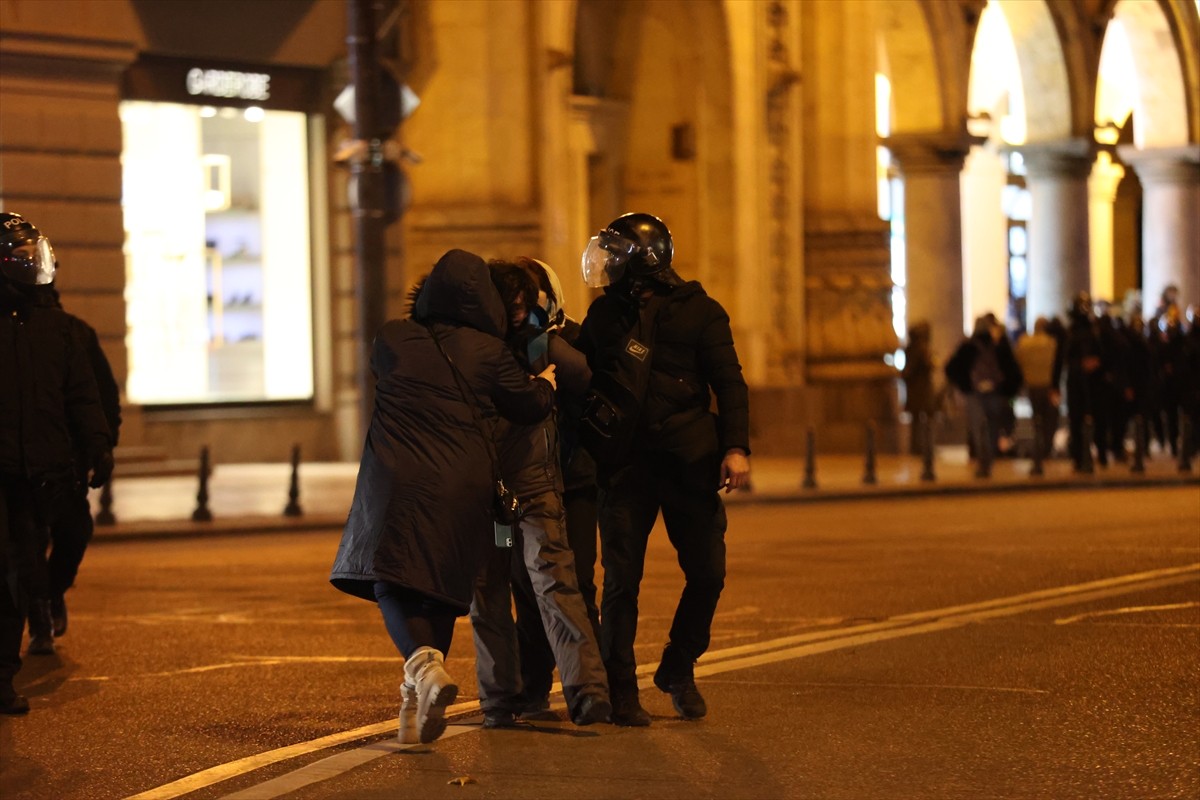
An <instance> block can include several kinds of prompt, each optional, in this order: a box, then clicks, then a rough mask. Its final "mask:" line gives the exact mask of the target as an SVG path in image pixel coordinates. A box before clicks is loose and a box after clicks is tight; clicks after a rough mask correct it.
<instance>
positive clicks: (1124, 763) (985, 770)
mask: <svg viewBox="0 0 1200 800" xmlns="http://www.w3.org/2000/svg"><path fill="white" fill-rule="evenodd" d="M336 543H337V532H336V531H329V532H313V533H291V534H273V535H255V536H243V537H223V538H203V539H179V540H171V541H155V542H104V543H101V544H97V545H96V546H94V547H93V548H92V550H91V551H90V552H89V554H88V559H87V561H86V562H85V564H84V567H83V570H82V572H81V575H80V579H79V582H78V585H77V586H76V588H75V589H74V590H72V592H71V593H70V594H69V595H68V601H69V607H70V611H71V619H70V628H69V630H68V633H67V635H66V636H65V637H64V638H63V639H62V640H60V648H59V653H58V655H56V656H53V657H30V658H27V659H26V666H25V669H24V670H23V671H22V673H21V675H20V676H19V677H18V680H17V685H18V687H19V688H21V689H22V690H23V691H24V692H25V693H26V694H27V695H28V696H29V697H30V699H31V701H32V704H33V711H32V713H31V714H29V715H28V716H27V717H23V718H2V719H0V796H2V797H3V798H4V800H25V799H27V798H28V799H30V800H32V799H33V798H47V799H50V798H53V799H54V800H65V799H66V798H87V799H88V800H105V799H106V798H122V797H128V796H134V795H138V794H143V796H144V797H147V798H149V797H160V798H168V797H179V796H188V797H197V798H208V797H225V796H236V797H261V798H265V797H290V798H333V797H337V798H373V797H378V798H384V797H387V798H395V797H404V798H407V797H422V798H425V797H428V798H437V797H453V798H464V797H489V798H491V797H539V798H550V797H573V798H591V797H597V798H607V797H630V798H633V797H637V798H675V797H687V798H700V797H721V798H785V797H787V798H790V797H797V798H799V797H816V798H876V797H878V798H907V797H912V798H959V797H962V798H968V797H969V798H981V797H983V798H985V797H996V798H1027V797H1028V798H1035V797H1036V798H1075V797H1078V798H1108V797H1114V798H1121V797H1129V798H1149V797H1182V798H1195V797H1198V796H1200V734H1198V733H1197V731H1200V566H1198V565H1200V492H1198V491H1197V490H1196V488H1195V487H1182V488H1170V489H1152V488H1142V489H1130V490H1112V491H1106V492H1097V491H1086V492H1065V491H1064V492H1042V493H1036V494H1003V495H980V496H963V497H937V496H932V497H925V498H909V499H903V500H868V501H857V502H845V503H841V502H831V503H826V504H819V505H803V506H802V505H787V504H773V505H751V504H747V505H739V506H737V507H735V508H731V509H730V531H729V534H728V543H729V577H728V582H727V588H726V592H725V595H724V596H723V598H722V602H721V606H720V607H719V609H718V616H717V620H716V623H715V625H714V632H713V641H712V650H711V652H710V654H709V656H708V657H706V659H705V660H703V661H702V662H701V664H700V665H699V667H698V675H699V683H700V686H701V689H702V690H703V691H704V692H705V695H706V697H707V698H708V700H709V708H710V716H709V718H708V719H706V720H704V721H702V722H698V723H686V722H683V721H681V720H678V719H676V718H674V715H673V713H672V711H671V707H670V703H669V700H668V699H667V698H666V697H665V696H664V695H662V694H660V693H658V692H657V691H656V690H654V689H653V688H650V689H648V690H644V691H643V694H644V702H645V704H646V705H647V707H648V708H649V710H650V711H651V713H652V714H653V715H654V717H655V722H654V725H653V726H652V727H650V728H649V729H618V728H614V727H612V726H609V725H597V726H592V727H589V728H575V727H574V726H572V725H570V724H569V723H560V724H539V725H537V726H531V727H528V728H525V729H522V730H514V731H483V730H481V729H479V728H478V725H477V722H478V717H477V716H474V717H472V716H470V715H469V712H470V710H471V709H470V701H471V700H473V697H474V695H473V692H474V674H473V672H474V659H473V649H472V645H471V639H470V630H469V627H468V626H466V625H465V623H464V624H460V626H459V628H458V630H457V638H456V641H455V646H454V649H453V651H452V653H451V658H450V661H449V669H450V672H451V674H453V675H454V676H455V677H456V678H457V679H458V680H459V682H460V684H461V685H462V692H461V693H460V700H461V701H462V706H463V712H464V716H463V717H462V718H461V722H462V723H463V724H461V725H455V726H452V727H451V729H450V735H448V737H447V738H445V739H443V740H442V741H440V742H438V743H435V744H434V745H433V746H432V747H418V748H415V749H411V750H403V749H400V748H397V746H396V745H395V744H394V741H393V740H392V739H391V734H392V733H394V727H393V726H394V714H395V710H396V704H397V702H398V688H399V683H400V681H401V662H400V659H399V658H398V657H397V656H396V654H395V652H394V650H393V649H392V647H391V645H390V643H389V641H388V640H387V638H386V636H385V634H384V632H383V627H382V623H381V622H380V620H379V619H378V616H377V612H376V611H375V609H374V607H373V606H371V605H369V604H367V603H364V602H362V601H359V600H355V599H353V598H349V597H345V596H343V595H340V594H339V593H337V592H336V591H334V590H333V589H332V588H330V587H329V586H328V584H327V583H326V572H327V569H328V566H329V563H330V561H331V559H332V556H333V552H334V549H335V547H336ZM650 562H651V563H650V565H649V566H648V569H647V576H646V580H645V582H644V584H643V605H642V619H641V630H640V634H639V642H640V646H639V661H641V662H642V663H643V664H645V665H649V664H652V663H653V662H654V661H656V660H657V656H658V653H659V649H660V648H661V644H662V641H663V636H664V635H665V631H666V629H667V627H668V626H669V624H670V616H671V613H672V610H673V604H674V600H675V597H676V596H677V594H678V591H679V588H680V579H679V576H678V569H677V567H676V566H675V562H674V558H673V555H672V553H671V552H670V548H669V545H668V544H667V542H666V537H665V535H663V534H662V533H661V531H660V532H658V533H657V534H656V535H655V536H654V537H653V539H652V544H651V555H650ZM344 732H349V733H344ZM323 737H324V738H325V740H324V741H321V740H322V739H323ZM281 748H290V749H289V750H286V751H282V752H281V751H280V749H281ZM456 778H463V779H466V780H468V781H471V782H470V783H468V785H466V786H458V785H452V784H450V783H448V782H449V781H451V780H453V779H456Z"/></svg>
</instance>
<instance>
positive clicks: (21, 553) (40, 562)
mask: <svg viewBox="0 0 1200 800" xmlns="http://www.w3.org/2000/svg"><path fill="white" fill-rule="evenodd" d="M37 509H38V504H37V489H36V487H35V486H34V484H33V483H32V482H31V481H29V480H27V479H24V478H12V477H0V577H2V580H0V682H2V681H11V680H12V678H13V677H14V676H15V675H16V674H17V672H19V671H20V669H21V637H22V635H24V633H25V615H26V612H27V609H28V607H29V602H30V598H32V597H44V596H45V591H46V588H45V587H46V557H45V553H46V540H47V528H46V526H45V525H44V524H42V522H41V516H40V515H39V513H38V510H37Z"/></svg>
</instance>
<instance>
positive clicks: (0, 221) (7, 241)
mask: <svg viewBox="0 0 1200 800" xmlns="http://www.w3.org/2000/svg"><path fill="white" fill-rule="evenodd" d="M54 269H55V260H54V249H53V248H52V247H50V240H49V239H47V238H46V237H45V236H43V235H42V233H41V231H39V230H38V229H37V228H35V227H34V226H33V223H32V222H30V221H29V220H27V219H25V218H24V217H22V216H21V215H20V214H13V213H11V212H8V211H0V275H3V276H4V277H5V278H6V279H7V280H9V281H12V282H13V283H18V284H24V285H26V286H45V285H47V284H49V283H53V282H54Z"/></svg>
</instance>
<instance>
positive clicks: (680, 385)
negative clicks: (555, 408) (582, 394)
mask: <svg viewBox="0 0 1200 800" xmlns="http://www.w3.org/2000/svg"><path fill="white" fill-rule="evenodd" d="M673 255H674V243H673V241H672V239H671V233H670V231H669V230H668V229H667V226H666V224H665V223H664V222H663V221H662V220H661V219H659V218H658V217H655V216H652V215H650V214H626V215H624V216H622V217H619V218H617V219H615V220H613V221H612V222H611V223H610V224H609V225H608V227H606V228H605V229H604V230H602V231H600V233H599V234H598V235H597V236H595V237H593V238H592V240H591V242H590V243H589V245H588V248H587V250H586V252H585V253H584V256H583V278H584V282H585V283H587V284H588V285H589V286H593V287H603V288H604V294H602V295H601V296H600V297H597V298H596V299H595V301H593V302H592V305H591V307H590V308H589V309H588V312H587V317H586V318H585V319H584V321H583V325H582V329H581V331H580V334H579V339H578V340H577V344H576V346H577V347H579V349H580V350H582V351H583V352H584V354H585V355H586V356H587V359H588V363H589V365H590V366H591V368H592V373H593V375H592V383H591V390H590V391H589V396H588V398H587V400H586V403H585V410H584V412H583V418H582V420H581V423H580V428H579V436H580V441H581V442H582V443H583V445H584V446H585V447H587V448H588V449H589V451H590V452H591V454H592V456H593V457H594V458H595V460H596V464H597V476H598V477H597V480H598V482H599V525H600V546H601V558H602V562H603V565H604V592H603V596H602V599H601V604H600V639H601V641H600V646H601V652H602V654H603V657H604V663H605V667H606V669H607V672H608V681H609V691H610V694H611V700H612V705H613V713H612V721H613V722H614V723H616V724H618V725H634V726H642V725H649V724H650V716H649V714H647V712H646V710H645V709H644V708H642V705H641V703H640V701H639V697H638V685H637V661H636V659H635V657H634V640H635V638H636V636H637V621H638V590H639V587H640V585H641V580H642V573H643V568H644V565H645V559H646V543H647V540H648V538H649V536H650V531H651V529H652V528H653V527H654V523H655V520H656V519H657V518H658V515H659V512H660V511H661V513H662V516H663V522H664V524H665V526H666V529H667V537H668V538H669V539H670V541H671V544H672V545H673V546H674V548H675V551H676V553H677V555H678V560H679V565H680V567H681V568H682V570H683V576H684V588H683V593H682V594H681V596H680V598H679V603H678V605H677V606H676V609H675V616H674V619H673V621H672V623H671V629H670V633H669V639H668V641H667V643H666V646H665V648H664V649H663V654H662V659H661V661H660V663H659V666H658V669H657V671H656V672H655V674H654V685H655V686H657V687H658V688H659V689H660V690H662V691H663V692H666V693H668V694H669V695H670V696H671V701H672V704H673V705H674V707H675V710H676V711H677V712H678V713H679V715H680V716H682V717H683V718H684V719H698V718H700V717H703V716H705V714H706V713H707V705H706V704H705V701H704V698H703V697H702V696H701V694H700V692H699V690H698V689H697V687H696V682H695V678H694V672H693V665H694V664H695V662H696V660H697V659H698V658H699V657H700V656H701V655H702V654H703V653H704V651H705V650H707V649H708V644H709V633H710V629H711V627H712V620H713V615H714V614H715V612H716V608H717V600H718V599H719V598H720V596H721V590H722V589H723V588H724V585H725V529H726V518H725V507H724V504H723V503H722V501H721V497H720V493H719V492H720V489H722V488H723V489H725V491H726V492H729V491H732V490H734V489H739V488H743V487H745V486H747V485H748V483H749V479H750V460H749V454H750V442H749V438H750V436H749V428H750V412H749V399H748V391H747V389H746V382H745V380H744V379H743V378H742V368H741V365H740V364H739V363H738V357H737V352H736V350H735V349H734V345H733V333H732V331H731V330H730V325H729V316H728V315H727V314H726V313H725V310H724V309H723V308H722V307H721V304H720V303H718V302H717V301H716V300H714V299H713V298H711V297H709V296H708V295H707V294H705V292H704V289H703V287H701V285H700V284H699V283H698V282H696V281H685V280H683V279H682V278H681V277H680V276H679V275H678V274H677V273H676V272H675V270H674V269H672V267H671V261H672V258H673ZM712 396H715V397H716V411H715V412H714V411H713V410H712V408H711V407H710V398H711V397H712Z"/></svg>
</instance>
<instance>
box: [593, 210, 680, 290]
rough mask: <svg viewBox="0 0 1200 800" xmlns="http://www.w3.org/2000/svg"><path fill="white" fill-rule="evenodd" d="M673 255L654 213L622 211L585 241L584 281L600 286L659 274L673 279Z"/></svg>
mask: <svg viewBox="0 0 1200 800" xmlns="http://www.w3.org/2000/svg"><path fill="white" fill-rule="evenodd" d="M674 254H675V245H674V244H673V243H672V241H671V232H670V231H669V230H667V224H666V223H665V222H663V221H662V220H661V219H659V218H658V217H656V216H654V215H653V214H625V215H623V216H620V217H617V218H616V219H614V220H613V221H612V222H610V223H609V224H608V227H606V228H605V229H604V230H602V231H600V233H598V234H596V235H595V236H593V237H592V239H591V241H589V242H588V246H587V249H586V250H585V251H584V253H583V263H582V267H583V282H584V283H585V284H587V285H588V286H591V287H592V288H599V287H601V286H611V285H614V284H617V283H621V282H622V281H623V280H631V281H632V282H634V283H639V284H640V283H644V282H646V281H647V280H654V279H657V278H658V277H660V276H670V277H672V278H674V277H675V276H674V272H673V271H672V270H671V257H672V256H673V255H674ZM667 282H669V283H673V282H675V281H667Z"/></svg>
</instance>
